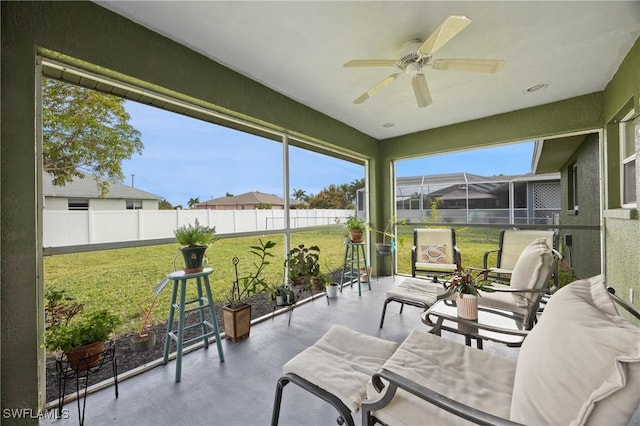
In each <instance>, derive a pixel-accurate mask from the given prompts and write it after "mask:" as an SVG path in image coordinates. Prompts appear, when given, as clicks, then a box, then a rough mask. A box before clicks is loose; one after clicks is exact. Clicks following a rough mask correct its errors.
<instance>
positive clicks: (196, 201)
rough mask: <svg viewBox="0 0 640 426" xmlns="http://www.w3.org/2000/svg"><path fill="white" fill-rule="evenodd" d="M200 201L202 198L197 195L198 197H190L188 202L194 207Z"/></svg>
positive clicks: (190, 206)
mask: <svg viewBox="0 0 640 426" xmlns="http://www.w3.org/2000/svg"><path fill="white" fill-rule="evenodd" d="M199 203H200V198H199V197H196V198H189V202H188V203H187V204H188V205H189V208H190V209H192V208H194V207H195V206H196V204H199Z"/></svg>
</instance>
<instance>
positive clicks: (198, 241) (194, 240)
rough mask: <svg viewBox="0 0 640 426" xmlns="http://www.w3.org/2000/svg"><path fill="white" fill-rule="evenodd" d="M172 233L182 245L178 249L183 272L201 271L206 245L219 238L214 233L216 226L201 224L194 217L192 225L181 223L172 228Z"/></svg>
mask: <svg viewBox="0 0 640 426" xmlns="http://www.w3.org/2000/svg"><path fill="white" fill-rule="evenodd" d="M173 234H174V235H175V236H176V241H177V242H178V244H180V245H181V246H182V247H181V248H180V251H181V252H182V256H183V257H184V264H185V267H184V272H185V273H187V274H193V273H196V272H202V270H203V266H202V264H203V260H204V253H205V251H206V250H207V247H208V246H209V244H211V243H213V242H214V241H216V240H218V239H219V238H220V237H218V236H216V235H215V234H216V227H215V226H214V227H213V228H209V227H207V226H202V225H200V223H199V222H198V219H196V220H195V223H194V224H193V225H192V224H190V223H189V224H187V225H183V226H181V227H179V228H178V229H176V230H174V231H173Z"/></svg>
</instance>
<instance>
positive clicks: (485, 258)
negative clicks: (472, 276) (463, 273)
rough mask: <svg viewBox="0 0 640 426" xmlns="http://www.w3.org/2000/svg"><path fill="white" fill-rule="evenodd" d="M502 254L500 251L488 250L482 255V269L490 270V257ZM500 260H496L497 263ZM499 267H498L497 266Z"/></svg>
mask: <svg viewBox="0 0 640 426" xmlns="http://www.w3.org/2000/svg"><path fill="white" fill-rule="evenodd" d="M498 252H500V249H493V250H487V251H485V252H484V254H483V255H482V268H483V269H489V255H490V254H491V253H498ZM497 261H498V259H497V258H496V263H497ZM496 266H498V265H496Z"/></svg>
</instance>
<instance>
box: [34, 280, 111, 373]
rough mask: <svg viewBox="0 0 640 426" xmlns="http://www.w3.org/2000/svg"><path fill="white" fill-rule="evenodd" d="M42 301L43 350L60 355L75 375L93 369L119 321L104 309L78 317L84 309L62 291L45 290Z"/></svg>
mask: <svg viewBox="0 0 640 426" xmlns="http://www.w3.org/2000/svg"><path fill="white" fill-rule="evenodd" d="M45 299H46V302H47V303H46V306H45V313H46V314H45V322H46V331H45V346H46V348H47V349H48V350H50V351H52V352H55V351H62V352H63V353H64V354H65V356H66V358H67V361H68V362H69V367H71V368H72V369H74V370H76V371H82V370H86V369H88V368H90V367H94V366H96V365H97V364H98V363H99V362H100V360H101V359H102V352H103V351H104V342H105V340H107V339H108V338H109V336H110V335H111V333H113V332H114V331H115V329H116V327H117V326H118V324H120V319H119V318H118V317H116V316H115V315H114V314H112V313H111V312H109V311H107V310H106V309H101V310H97V311H94V312H91V313H88V314H86V313H83V314H81V312H82V311H83V310H84V309H83V305H82V304H79V303H76V302H71V300H73V299H72V298H71V297H69V296H68V295H67V294H66V293H65V291H64V290H58V289H48V290H47V292H45Z"/></svg>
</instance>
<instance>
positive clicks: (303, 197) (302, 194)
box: [291, 188, 309, 201]
mask: <svg viewBox="0 0 640 426" xmlns="http://www.w3.org/2000/svg"><path fill="white" fill-rule="evenodd" d="M291 196H292V197H293V199H294V200H296V201H308V200H309V196H308V195H307V191H305V190H304V189H295V188H293V194H291Z"/></svg>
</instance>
